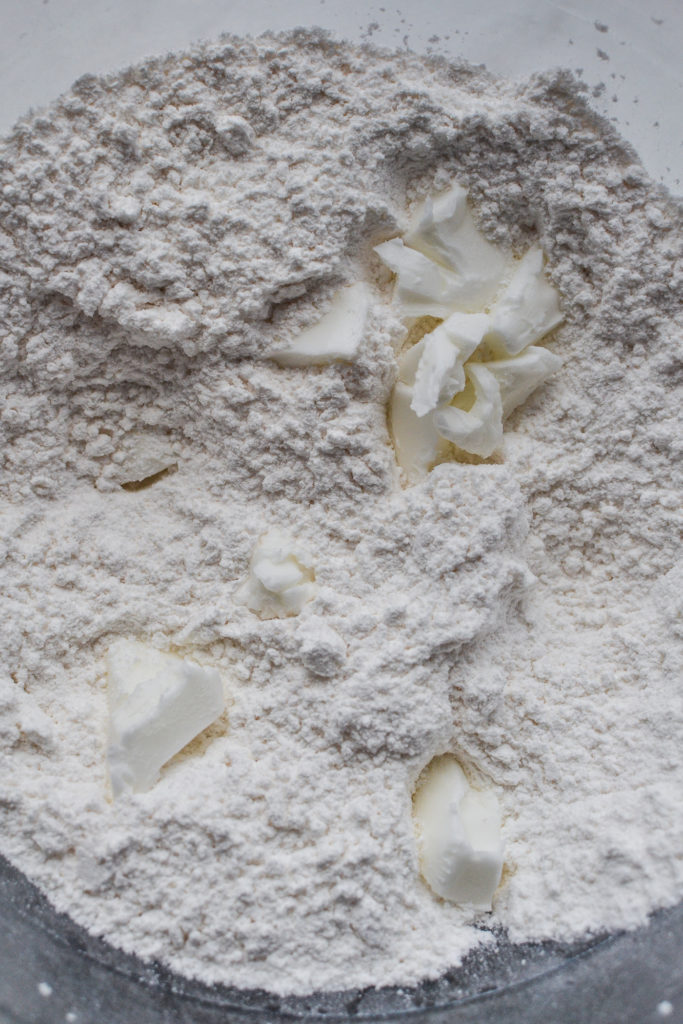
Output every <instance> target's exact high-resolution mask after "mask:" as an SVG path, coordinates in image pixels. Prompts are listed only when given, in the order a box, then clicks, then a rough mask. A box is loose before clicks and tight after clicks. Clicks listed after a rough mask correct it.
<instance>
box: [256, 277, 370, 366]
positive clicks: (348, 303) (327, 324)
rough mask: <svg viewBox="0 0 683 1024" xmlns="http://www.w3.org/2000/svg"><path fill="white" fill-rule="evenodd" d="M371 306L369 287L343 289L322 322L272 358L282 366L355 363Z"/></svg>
mask: <svg viewBox="0 0 683 1024" xmlns="http://www.w3.org/2000/svg"><path fill="white" fill-rule="evenodd" d="M369 305H370V292H369V289H368V287H367V285H365V284H363V283H362V282H358V283H356V284H352V285H350V286H349V287H348V288H342V289H341V290H340V291H338V292H337V294H336V295H335V296H334V298H333V300H332V305H331V307H330V309H329V310H328V312H327V313H326V314H325V315H324V316H323V317H322V319H321V320H319V321H318V322H317V323H315V324H313V326H312V327H308V328H306V330H305V331H302V332H301V334H299V335H298V336H297V337H296V338H294V339H293V340H292V341H291V342H290V343H289V344H288V345H285V346H284V347H283V348H278V349H274V350H273V351H271V352H269V353H268V357H269V358H270V359H272V360H273V361H274V362H276V363H279V365H280V366H311V365H324V364H325V363H339V362H351V361H352V360H353V359H355V357H356V355H357V353H358V349H359V347H360V343H361V341H362V340H363V334H364V332H365V323H366V320H367V316H368V309H369Z"/></svg>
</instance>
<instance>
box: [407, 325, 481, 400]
mask: <svg viewBox="0 0 683 1024" xmlns="http://www.w3.org/2000/svg"><path fill="white" fill-rule="evenodd" d="M488 328H489V318H488V316H486V315H484V314H482V313H453V315H452V316H450V317H449V318H448V320H446V321H444V323H442V324H439V326H438V327H436V328H435V329H434V330H433V331H432V332H431V333H430V334H428V335H427V336H426V337H425V338H424V339H423V341H424V348H423V352H422V355H421V357H420V362H419V364H418V367H417V371H416V374H415V385H414V388H413V398H412V401H411V403H410V404H411V408H412V409H413V410H414V412H415V413H416V414H417V415H418V416H425V415H426V414H427V413H428V412H431V411H432V410H433V409H436V407H437V405H443V404H444V403H447V402H450V400H451V399H452V398H453V397H454V396H455V395H457V394H458V392H459V391H462V390H463V388H464V387H465V383H466V382H465V369H464V364H465V360H466V359H469V357H470V356H471V355H472V353H473V352H474V350H475V349H476V348H477V347H478V346H479V344H480V343H481V340H482V338H483V337H484V335H485V334H486V331H487V330H488Z"/></svg>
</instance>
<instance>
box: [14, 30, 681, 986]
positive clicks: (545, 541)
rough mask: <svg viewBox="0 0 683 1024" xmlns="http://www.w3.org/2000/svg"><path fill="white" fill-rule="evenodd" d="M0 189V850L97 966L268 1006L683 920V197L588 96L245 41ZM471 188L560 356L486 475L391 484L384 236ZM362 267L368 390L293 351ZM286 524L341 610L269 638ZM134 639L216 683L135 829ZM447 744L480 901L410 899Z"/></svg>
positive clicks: (120, 85) (451, 68)
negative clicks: (498, 951) (127, 700)
mask: <svg viewBox="0 0 683 1024" xmlns="http://www.w3.org/2000/svg"><path fill="white" fill-rule="evenodd" d="M0 174H1V178H2V185H1V188H0V200H1V201H0V216H1V218H2V220H1V224H2V233H1V234H0V267H1V268H2V269H1V273H0V289H1V291H0V304H1V306H2V310H1V313H0V320H1V322H2V323H3V333H2V349H1V351H2V363H1V366H2V374H3V396H4V397H3V402H2V409H1V411H0V422H1V424H2V431H3V440H2V453H3V462H4V470H5V471H4V474H3V478H2V506H1V509H0V521H1V522H2V558H3V559H4V560H3V570H2V571H3V581H4V588H3V597H2V619H3V630H2V661H1V664H2V669H3V675H2V678H1V679H0V736H1V738H2V752H1V753H0V815H1V824H0V851H1V852H2V853H3V854H4V855H6V856H7V857H9V858H10V860H12V861H13V862H15V863H16V864H17V865H19V866H20V867H21V868H22V870H23V871H24V872H25V873H26V874H27V875H28V876H29V877H30V878H31V879H33V880H34V881H35V882H36V883H37V884H38V885H39V886H40V887H41V888H42V889H43V890H44V891H45V892H46V893H47V895H48V896H49V898H50V899H51V901H52V902H53V903H54V905H55V906H56V907H57V908H58V909H60V910H63V911H65V912H67V913H68V914H70V915H71V916H72V917H73V918H74V919H75V920H76V921H78V922H79V923H81V924H82V925H83V926H85V927H86V928H87V929H89V930H90V931H91V932H93V933H95V934H98V935H102V936H104V937H106V938H107V939H108V940H109V941H110V942H112V943H113V944H114V945H116V946H119V947H121V948H123V949H125V950H128V951H131V952H135V953H138V954H139V955H140V956H142V957H145V958H156V959H158V960H160V961H162V962H163V963H165V964H167V965H169V966H170V967H171V968H173V969H174V970H176V971H178V972H180V973H182V974H186V975H189V976H193V977H198V978H200V979H202V980H204V981H206V982H223V983H229V984H234V985H237V986H242V987H264V988H267V989H270V990H272V991H275V992H278V993H293V992H307V991H310V990H312V989H316V988H317V989H338V988H348V987H351V986H356V985H358V986H363V985H379V984H392V983H401V984H410V983H413V982H417V981H418V980H419V979H420V978H422V977H426V976H429V977H435V976H437V975H438V974H439V973H440V972H442V971H443V970H444V969H445V968H447V967H448V966H450V965H453V964H455V963H457V962H458V961H459V960H460V959H461V957H462V956H463V955H464V953H465V952H466V951H467V950H468V949H470V948H472V947H473V946H475V945H477V944H481V943H482V942H490V941H492V935H491V932H489V931H488V930H486V928H482V924H483V925H489V924H490V925H491V926H494V927H500V926H502V927H504V928H506V929H507V930H508V932H509V934H510V936H511V937H512V939H513V940H522V939H541V938H545V937H557V938H571V937H577V936H582V935H585V934H590V933H593V932H596V931H602V930H604V929H614V928H622V927H633V926H636V925H639V924H642V923H643V922H645V920H646V918H647V916H648V914H649V913H650V912H651V911H652V910H653V909H654V908H656V907H660V906H664V905H671V904H673V903H675V902H676V901H677V900H679V899H680V898H681V895H682V893H683V860H682V858H681V852H680V851H681V850H682V849H683V813H682V812H683V806H682V793H683V788H682V782H683V779H682V776H683V769H682V766H681V758H680V730H681V724H682V721H683V697H682V695H681V690H680V686H678V684H677V683H676V680H677V679H678V678H680V671H681V645H680V639H681V625H680V610H681V609H680V568H678V569H677V568H675V563H676V559H677V557H678V547H677V529H678V528H679V526H680V512H679V508H680V502H679V497H678V495H679V487H680V469H679V466H680V461H679V462H677V459H680V448H681V443H680V429H679V425H678V422H677V408H678V406H677V399H676V397H675V392H674V387H675V384H676V374H677V372H678V371H679V369H680V328H677V327H676V322H675V321H676V317H677V315H678V314H679V313H680V309H679V306H678V299H677V295H680V286H681V261H680V254H681V233H680V211H679V210H678V209H677V207H676V206H675V205H674V203H673V201H672V200H671V199H670V198H669V197H668V196H667V195H666V194H665V193H664V192H663V191H662V190H660V189H658V188H656V187H655V186H654V185H652V184H651V183H650V182H649V181H648V180H647V178H646V176H645V174H644V173H643V171H642V169H641V168H640V166H639V165H638V162H637V159H636V157H635V155H634V154H633V153H632V152H631V151H630V150H629V149H628V147H627V146H626V145H625V143H623V141H621V140H620V139H619V138H618V137H617V136H616V135H615V133H614V132H613V130H612V129H611V127H609V126H608V125H607V124H606V123H605V122H604V121H601V120H599V119H598V118H597V117H596V116H595V115H594V114H593V113H591V112H590V110H589V108H588V107H587V106H586V105H585V103H584V101H583V99H582V96H581V92H580V89H579V86H578V85H577V83H576V81H575V80H574V79H573V78H572V77H571V76H570V75H568V74H565V73H563V72H558V73H556V74H549V75H540V76H536V77H533V78H531V79H530V80H528V81H524V82H501V81H498V80H496V79H494V78H492V77H491V76H489V75H488V74H487V73H486V72H485V71H483V70H481V69H473V68H471V67H468V66H461V65H449V64H447V63H445V62H442V61H440V60H436V59H430V58H422V57H417V56H414V55H411V54H408V53H404V54H400V55H397V54H387V53H378V52H374V51H372V50H366V49H356V48H353V47H351V46H347V45H341V44H336V43H333V42H331V41H329V39H327V38H326V37H324V36H321V35H319V34H316V33H307V32H298V33H294V34H292V35H288V36H280V37H265V38H262V39H259V40H257V41H255V42H252V41H248V42H247V41H243V40H239V39H232V38H227V39H224V40H223V41H221V42H220V43H218V44H216V45H213V46H209V47H206V48H201V49H197V50H194V51H192V52H191V53H188V54H184V55H179V56H171V57H168V58H164V59H161V60H150V61H147V62H146V63H144V64H142V65H140V66H138V67H135V68H132V69H130V70H128V71H125V72H123V73H121V74H119V75H114V76H110V77H108V78H102V79H100V78H95V77H87V78H85V79H81V80H80V81H79V82H78V83H76V85H75V86H74V88H73V89H72V91H71V92H70V93H68V94H66V95H65V96H64V97H63V98H62V99H61V100H59V101H58V102H57V103H56V104H55V105H54V106H53V107H52V108H51V109H50V110H49V111H48V112H46V113H38V114H35V115H31V116H29V117H28V118H26V119H25V120H24V121H22V122H20V124H19V125H18V126H17V128H16V129H15V130H14V132H13V134H12V135H11V137H10V138H9V139H8V140H7V142H6V144H5V146H4V148H3V149H2V151H1V152H0ZM454 181H458V182H459V183H460V184H461V185H463V186H464V187H465V188H467V189H468V190H469V196H470V201H471V203H472V208H473V210H474V212H475V218H476V221H477V224H478V226H479V227H480V229H481V230H482V231H484V232H485V234H486V235H487V237H488V238H489V240H490V241H492V242H495V243H496V244H497V245H500V246H502V247H503V248H504V249H505V250H506V251H508V252H510V251H515V252H517V253H521V252H523V251H525V250H526V249H528V247H529V246H530V245H531V244H534V243H538V244H540V245H541V246H542V247H543V249H544V251H545V253H546V255H547V273H548V275H549V277H550V278H551V279H552V281H553V283H554V285H555V286H556V287H557V288H558V289H559V291H560V293H561V295H562V305H563V312H564V315H565V323H564V325H563V326H562V327H561V328H560V330H559V332H558V333H557V336H556V338H555V339H554V341H551V342H550V343H549V344H550V347H551V348H552V350H553V351H555V352H556V353H557V354H558V355H560V356H561V357H562V359H563V361H564V364H563V367H562V369H561V370H560V371H559V373H557V374H555V376H554V377H553V378H552V380H551V381H550V382H548V383H547V384H546V385H544V386H543V388H541V389H540V390H539V391H537V392H536V393H535V394H534V395H533V396H532V397H531V398H530V399H528V401H527V402H526V403H525V404H524V406H522V407H521V408H520V409H518V410H517V411H516V412H515V413H514V414H513V416H512V417H511V418H510V420H509V421H508V422H507V423H506V427H505V435H504V448H503V458H502V461H500V462H499V463H497V464H494V463H488V464H480V465H461V464H458V463H446V464H443V465H439V466H437V467H436V469H435V470H434V471H433V472H432V473H431V474H430V475H429V476H428V477H427V478H426V479H424V480H423V481H420V482H419V483H417V484H415V485H414V486H411V487H408V488H406V487H403V486H402V482H401V479H400V476H399V471H398V468H397V465H396V461H395V458H394V452H393V449H392V446H391V442H390V437H389V433H388V429H387V422H386V406H387V402H388V399H389V395H390V393H391V389H392V387H393V384H394V381H395V375H396V357H395V351H396V350H397V349H398V348H399V347H400V345H401V344H402V343H403V338H404V329H403V327H402V325H401V323H400V321H399V320H398V318H397V316H396V314H395V312H394V307H393V306H392V304H391V290H392V286H391V277H390V275H389V274H388V272H387V271H386V270H385V269H383V268H382V266H381V265H380V263H379V261H378V260H377V258H376V256H375V255H374V254H373V246H374V245H376V244H378V243H379V242H381V241H383V240H385V239H387V238H391V237H394V236H396V235H397V234H400V232H401V231H402V230H404V229H405V226H406V224H407V221H408V210H409V207H410V206H411V204H414V203H416V202H418V201H420V200H422V199H424V197H425V196H427V195H430V194H434V193H437V192H439V191H440V190H443V189H445V188H447V187H448V186H450V185H451V184H452V182H454ZM359 280H364V281H366V282H367V283H368V285H369V287H370V290H371V292H372V301H371V303H370V306H369V310H368V316H367V322H366V328H365V335H364V339H363V342H362V344H361V346H360V349H359V352H358V355H357V356H356V357H355V359H354V361H353V362H352V363H350V364H348V365H345V364H335V365H329V366H325V367H304V368H288V367H282V366H278V365H275V364H274V363H273V361H272V360H269V359H268V358H267V353H268V352H270V351H273V350H277V349H278V348H282V347H284V346H286V345H287V344H288V343H289V342H290V341H291V340H292V339H293V338H294V337H295V336H296V335H297V334H298V332H300V331H301V330H303V329H304V328H306V327H309V326H311V325H312V324H314V323H315V322H317V321H318V320H319V319H320V317H321V315H323V314H324V312H325V310H326V309H327V308H329V305H330V303H331V301H332V298H333V296H334V295H335V294H336V293H337V292H338V290H339V289H340V288H341V287H343V286H344V285H346V284H352V283H354V282H355V281H359ZM140 453H142V454H140ZM145 453H147V454H145ZM150 453H151V454H150ZM131 467H133V468H131ZM167 470H168V471H167ZM155 474H156V476H155V478H154V480H152V481H151V482H150V485H149V486H146V487H145V486H138V484H139V483H140V481H141V479H142V478H143V477H145V475H148V476H149V477H150V478H152V477H153V476H154V475H155ZM129 481H134V482H136V486H135V487H133V488H129V487H127V488H125V489H124V488H123V487H122V486H121V485H122V483H127V482H129ZM142 483H144V479H142ZM271 529H275V530H282V531H284V532H285V533H287V534H289V535H291V536H292V537H294V538H296V541H297V543H299V544H300V545H301V546H302V548H304V549H305V550H307V551H308V552H310V557H311V561H312V564H313V565H314V566H315V581H316V592H315V596H314V597H313V599H312V600H310V601H308V602H307V603H306V604H305V605H304V606H303V607H302V609H301V611H300V613H299V614H298V615H296V616H293V617H282V618H272V619H263V620H262V619H261V618H259V617H258V616H257V615H256V614H255V613H254V612H253V611H251V610H250V609H249V608H248V607H246V606H245V605H244V604H241V603H239V601H238V600H237V599H236V597H237V594H238V592H239V588H240V587H242V586H243V585H244V581H245V579H246V578H247V574H248V571H249V564H250V559H251V557H252V552H253V550H254V547H255V545H256V544H257V542H258V540H259V538H260V537H262V536H263V535H264V534H265V533H267V531H268V530H271ZM677 580H678V581H679V583H678V584H677V582H676V581H677ZM119 637H124V638H127V639H135V640H141V641H143V642H145V643H147V644H149V645H151V646H153V647H156V648H158V649H160V650H166V651H171V652H172V653H176V654H179V655H181V656H191V657H192V658H193V659H194V660H196V661H198V662H199V663H200V664H204V665H207V666H215V667H217V668H218V669H219V671H220V672H221V675H222V677H223V679H224V680H225V687H226V694H227V709H226V713H225V714H224V715H223V716H222V718H220V719H219V720H218V721H217V722H215V723H214V724H213V725H212V726H211V727H210V728H209V729H208V730H207V731H206V732H204V733H203V734H202V735H201V736H199V737H198V738H197V739H196V740H195V741H193V743H192V744H190V746H189V747H188V748H186V749H185V750H184V751H183V752H182V753H181V754H179V755H178V756H177V757H176V758H174V759H173V761H171V762H170V764H169V765H168V766H167V767H166V768H165V769H164V771H163V772H162V777H161V779H160V781H159V782H158V783H157V784H156V785H155V786H154V787H153V788H152V789H151V790H150V791H149V792H145V793H140V794H134V795H130V794H126V795H123V796H122V797H120V798H119V799H118V800H116V801H115V802H112V801H111V800H110V799H109V798H108V789H107V776H106V765H105V745H106V721H107V705H106V684H105V661H104V659H105V654H106V651H107V649H108V647H109V645H110V644H111V643H112V642H113V641H114V640H115V639H117V638H119ZM444 751H451V752H452V753H454V754H455V755H456V756H457V758H458V760H459V762H460V764H462V765H463V767H464V768H465V770H466V772H467V774H468V776H469V778H470V781H471V782H472V783H473V784H474V785H477V784H481V785H482V786H485V787H486V788H490V789H493V790H495V792H496V794H497V796H498V798H499V800H500V804H501V808H502V812H503V838H504V841H505V869H504V873H503V880H502V884H501V887H500V888H499V890H498V892H497V894H496V896H495V898H494V904H493V908H494V909H493V913H492V914H491V915H484V916H483V917H481V916H477V915H476V914H475V913H474V912H473V911H465V910H463V909H461V908H459V907H457V906H455V905H453V904H447V903H445V902H442V901H440V900H439V899H438V898H437V897H435V896H434V895H433V894H432V893H431V891H430V890H429V889H428V888H427V886H426V885H425V884H424V882H423V881H422V880H421V879H420V877H419V869H418V859H417V850H416V844H415V837H414V831H413V823H412V819H411V794H412V791H413V788H414V785H415V782H416V780H417V777H418V776H419V774H420V772H421V771H422V769H423V768H424V766H425V765H426V764H427V763H428V762H429V761H430V760H431V758H432V757H433V756H435V755H436V754H439V753H442V752H444Z"/></svg>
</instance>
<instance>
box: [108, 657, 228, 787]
mask: <svg viewBox="0 0 683 1024" xmlns="http://www.w3.org/2000/svg"><path fill="white" fill-rule="evenodd" d="M107 680H108V696H109V745H108V751H107V760H108V765H109V778H110V781H111V788H112V792H113V794H114V797H117V796H119V795H120V794H121V793H123V792H125V791H126V790H132V791H134V792H140V791H142V790H146V789H149V788H150V787H151V786H152V785H154V783H155V782H156V781H157V779H158V777H159V771H160V769H161V768H162V766H163V765H165V764H166V762H167V761H169V760H170V758H172V757H173V756H174V755H175V754H177V753H178V752H179V751H180V750H182V749H183V747H184V746H186V744H188V743H189V742H190V740H192V739H194V738H195V736H197V735H198V734H199V733H200V732H202V731H203V730H204V729H206V728H207V726H209V725H211V723H212V722H213V721H215V719H216V718H218V717H219V716H220V715H221V714H222V712H223V708H224V704H225V701H224V697H223V684H222V681H221V677H220V675H219V673H218V671H217V669H213V668H204V667H202V666H200V665H197V664H195V663H194V662H193V661H188V660H186V659H184V658H177V657H175V656H174V655H171V654H165V653H164V652H162V651H157V650H154V649H153V648H151V647H148V646H147V645H146V644H142V643H139V642H138V641H133V640H117V641H116V642H115V643H113V644H112V645H111V647H110V648H109V651H108V652H107Z"/></svg>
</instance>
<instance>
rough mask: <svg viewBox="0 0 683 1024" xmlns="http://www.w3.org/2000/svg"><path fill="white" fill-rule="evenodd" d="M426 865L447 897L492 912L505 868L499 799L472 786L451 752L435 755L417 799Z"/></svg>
mask: <svg viewBox="0 0 683 1024" xmlns="http://www.w3.org/2000/svg"><path fill="white" fill-rule="evenodd" d="M413 813H414V816H415V822H416V825H417V833H418V845H419V850H420V868H421V870H422V874H423V876H424V879H425V881H426V882H427V884H428V885H429V886H430V888H431V889H433V891H434V892H435V893H436V894H437V896H441V897H442V898H443V899H445V900H450V901H451V902H452V903H459V904H461V905H463V906H470V907H476V908H477V909H480V910H490V909H491V901H492V899H493V894H494V892H495V891H496V889H497V887H498V885H499V883H500V877H501V873H502V870H503V842H502V838H501V816H500V808H499V806H498V800H497V798H496V795H495V793H493V792H486V791H484V792H480V791H479V790H474V789H472V788H471V786H470V785H469V783H468V781H467V778H466V777H465V773H464V772H463V770H462V768H461V767H460V765H459V764H458V762H457V761H456V760H455V759H454V758H453V757H451V756H450V755H444V756H443V757H437V758H435V759H434V760H433V761H432V762H431V764H430V765H429V766H428V767H427V769H426V771H425V772H424V773H423V776H422V778H421V779H420V781H419V783H418V789H417V791H416V793H415V796H414V798H413Z"/></svg>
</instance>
